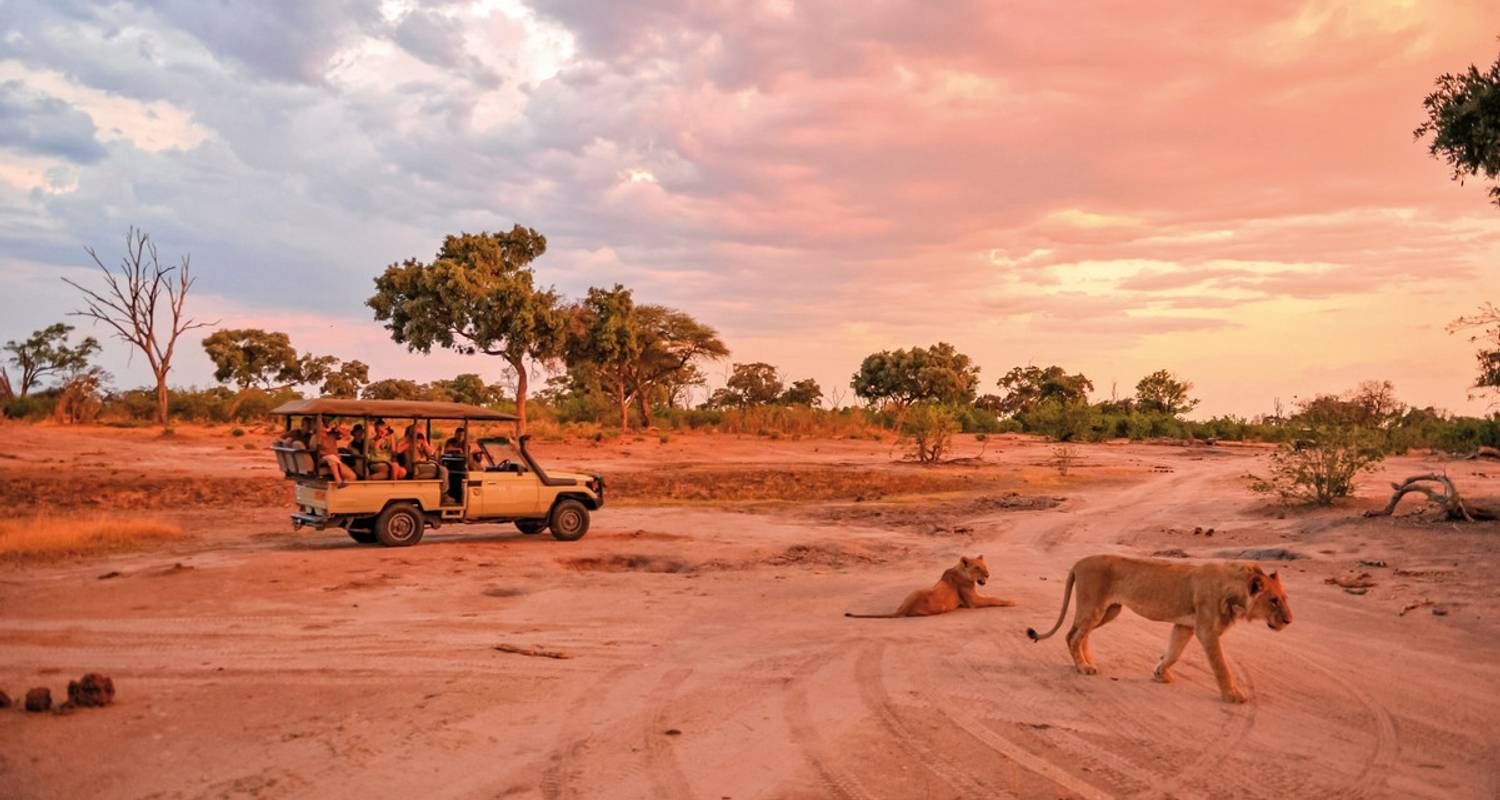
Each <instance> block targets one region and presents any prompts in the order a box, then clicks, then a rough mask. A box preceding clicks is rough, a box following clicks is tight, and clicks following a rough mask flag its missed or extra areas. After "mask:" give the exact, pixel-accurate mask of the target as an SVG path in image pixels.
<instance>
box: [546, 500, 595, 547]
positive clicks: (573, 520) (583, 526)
mask: <svg viewBox="0 0 1500 800" xmlns="http://www.w3.org/2000/svg"><path fill="white" fill-rule="evenodd" d="M547 527H549V528H551V529H552V538H554V539H556V540H558V541H559V542H576V541H578V540H579V539H582V538H583V535H584V534H585V533H588V532H589V510H588V508H587V507H585V506H584V505H583V503H580V502H578V501H577V500H559V501H558V502H557V505H555V506H553V507H552V516H551V517H550V518H549V519H548V521H547Z"/></svg>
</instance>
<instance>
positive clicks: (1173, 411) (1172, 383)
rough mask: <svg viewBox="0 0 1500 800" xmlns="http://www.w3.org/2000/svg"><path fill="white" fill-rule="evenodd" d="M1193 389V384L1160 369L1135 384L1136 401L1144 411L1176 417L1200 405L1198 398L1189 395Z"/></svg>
mask: <svg viewBox="0 0 1500 800" xmlns="http://www.w3.org/2000/svg"><path fill="white" fill-rule="evenodd" d="M1192 390H1193V384H1191V383H1189V382H1188V381H1180V380H1177V378H1176V376H1174V375H1173V374H1172V373H1170V372H1168V371H1166V370H1164V369H1159V370H1157V371H1155V372H1153V373H1151V374H1150V375H1147V376H1146V377H1144V378H1141V381H1140V383H1137V384H1136V385H1135V402H1136V406H1137V407H1138V408H1140V409H1141V410H1142V411H1148V412H1149V411H1154V412H1156V413H1159V414H1166V415H1167V416H1169V417H1175V416H1177V415H1178V414H1186V413H1187V412H1189V411H1192V410H1193V409H1194V408H1196V407H1197V406H1198V401H1197V400H1195V399H1192V398H1190V397H1188V392H1191V391H1192Z"/></svg>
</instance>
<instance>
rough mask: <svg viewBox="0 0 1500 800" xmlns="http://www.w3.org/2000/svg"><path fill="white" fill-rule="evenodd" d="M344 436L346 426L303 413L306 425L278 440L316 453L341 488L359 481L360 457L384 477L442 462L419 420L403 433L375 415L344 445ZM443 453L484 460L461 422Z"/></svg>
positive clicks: (357, 427) (368, 469)
mask: <svg viewBox="0 0 1500 800" xmlns="http://www.w3.org/2000/svg"><path fill="white" fill-rule="evenodd" d="M345 438H346V434H345V431H344V426H343V424H341V423H337V422H334V423H331V424H328V425H320V424H319V423H318V420H317V419H315V418H313V417H303V418H302V424H301V426H300V427H298V428H294V429H291V430H289V431H287V433H286V435H285V436H283V437H282V438H281V440H280V441H279V442H278V443H279V444H283V445H287V446H290V447H294V448H297V449H306V450H311V451H313V453H314V455H315V457H316V458H317V461H318V463H320V464H322V465H324V466H326V467H327V468H328V472H329V474H330V476H331V477H332V478H333V480H334V482H335V483H336V484H337V485H339V486H346V485H348V483H349V481H356V480H359V477H360V476H359V472H358V471H357V470H356V469H355V468H354V467H355V464H357V463H359V462H360V461H361V460H364V461H365V462H366V463H365V469H364V472H365V474H366V475H367V476H375V475H381V477H382V478H383V479H388V480H397V481H399V480H401V479H402V478H404V477H406V476H407V475H408V474H411V473H412V472H413V471H414V470H415V469H416V465H418V464H423V463H429V462H434V461H436V460H437V451H436V450H434V449H433V447H432V445H431V443H429V442H428V441H427V434H426V432H425V431H422V430H418V429H417V426H416V425H415V424H411V425H407V426H406V429H405V431H404V432H403V434H402V435H401V436H399V437H398V436H396V431H395V429H394V428H392V427H391V426H390V425H389V424H387V423H386V421H385V420H384V419H381V418H376V419H375V420H374V421H373V422H372V423H371V427H370V430H366V428H365V425H364V423H362V422H359V423H355V424H354V425H353V427H351V428H350V429H349V431H348V433H347V438H348V440H349V441H348V444H343V445H341V444H340V442H341V441H342V440H343V439H345ZM367 440H368V441H367ZM367 454H368V455H367ZM443 455H444V456H454V455H456V456H459V457H466V461H468V462H477V461H478V459H479V454H478V452H477V450H475V449H473V448H471V446H470V445H469V442H468V433H467V431H465V430H464V428H463V427H462V426H460V427H459V428H458V429H457V430H455V431H454V432H453V436H451V437H449V438H448V440H447V441H445V442H444V443H443Z"/></svg>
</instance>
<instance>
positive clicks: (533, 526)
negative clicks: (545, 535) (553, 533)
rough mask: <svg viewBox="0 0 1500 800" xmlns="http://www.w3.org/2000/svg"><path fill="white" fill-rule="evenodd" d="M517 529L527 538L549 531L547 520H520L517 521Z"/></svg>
mask: <svg viewBox="0 0 1500 800" xmlns="http://www.w3.org/2000/svg"><path fill="white" fill-rule="evenodd" d="M516 529H517V530H519V531H521V533H524V534H526V535H527V536H531V535H533V534H537V533H541V532H542V531H544V530H547V520H546V519H518V520H516Z"/></svg>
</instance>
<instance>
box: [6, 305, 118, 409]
mask: <svg viewBox="0 0 1500 800" xmlns="http://www.w3.org/2000/svg"><path fill="white" fill-rule="evenodd" d="M72 332H73V326H72V325H67V324H64V323H61V322H58V323H55V324H52V325H48V326H47V327H45V328H43V329H41V330H39V331H34V332H33V333H32V334H31V336H30V337H29V338H27V339H26V340H25V341H21V342H17V341H14V340H12V341H8V342H6V343H5V351H6V352H8V353H10V363H12V364H14V365H16V368H17V369H19V370H20V371H21V374H20V377H19V380H20V385H19V387H18V388H17V392H18V393H19V394H20V396H21V397H25V396H26V395H27V393H28V392H30V391H31V389H32V388H33V387H35V386H38V385H40V384H41V381H42V378H43V377H44V376H47V375H55V374H60V375H62V376H63V377H65V378H67V377H71V376H73V375H75V374H77V373H81V372H83V371H84V370H86V369H88V365H89V358H90V357H92V356H93V355H94V354H95V353H98V352H99V341H98V340H97V339H95V338H94V337H92V336H89V337H86V338H84V340H83V341H81V342H79V343H78V344H77V345H76V346H75V345H69V344H68V335H69V334H71V333H72Z"/></svg>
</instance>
